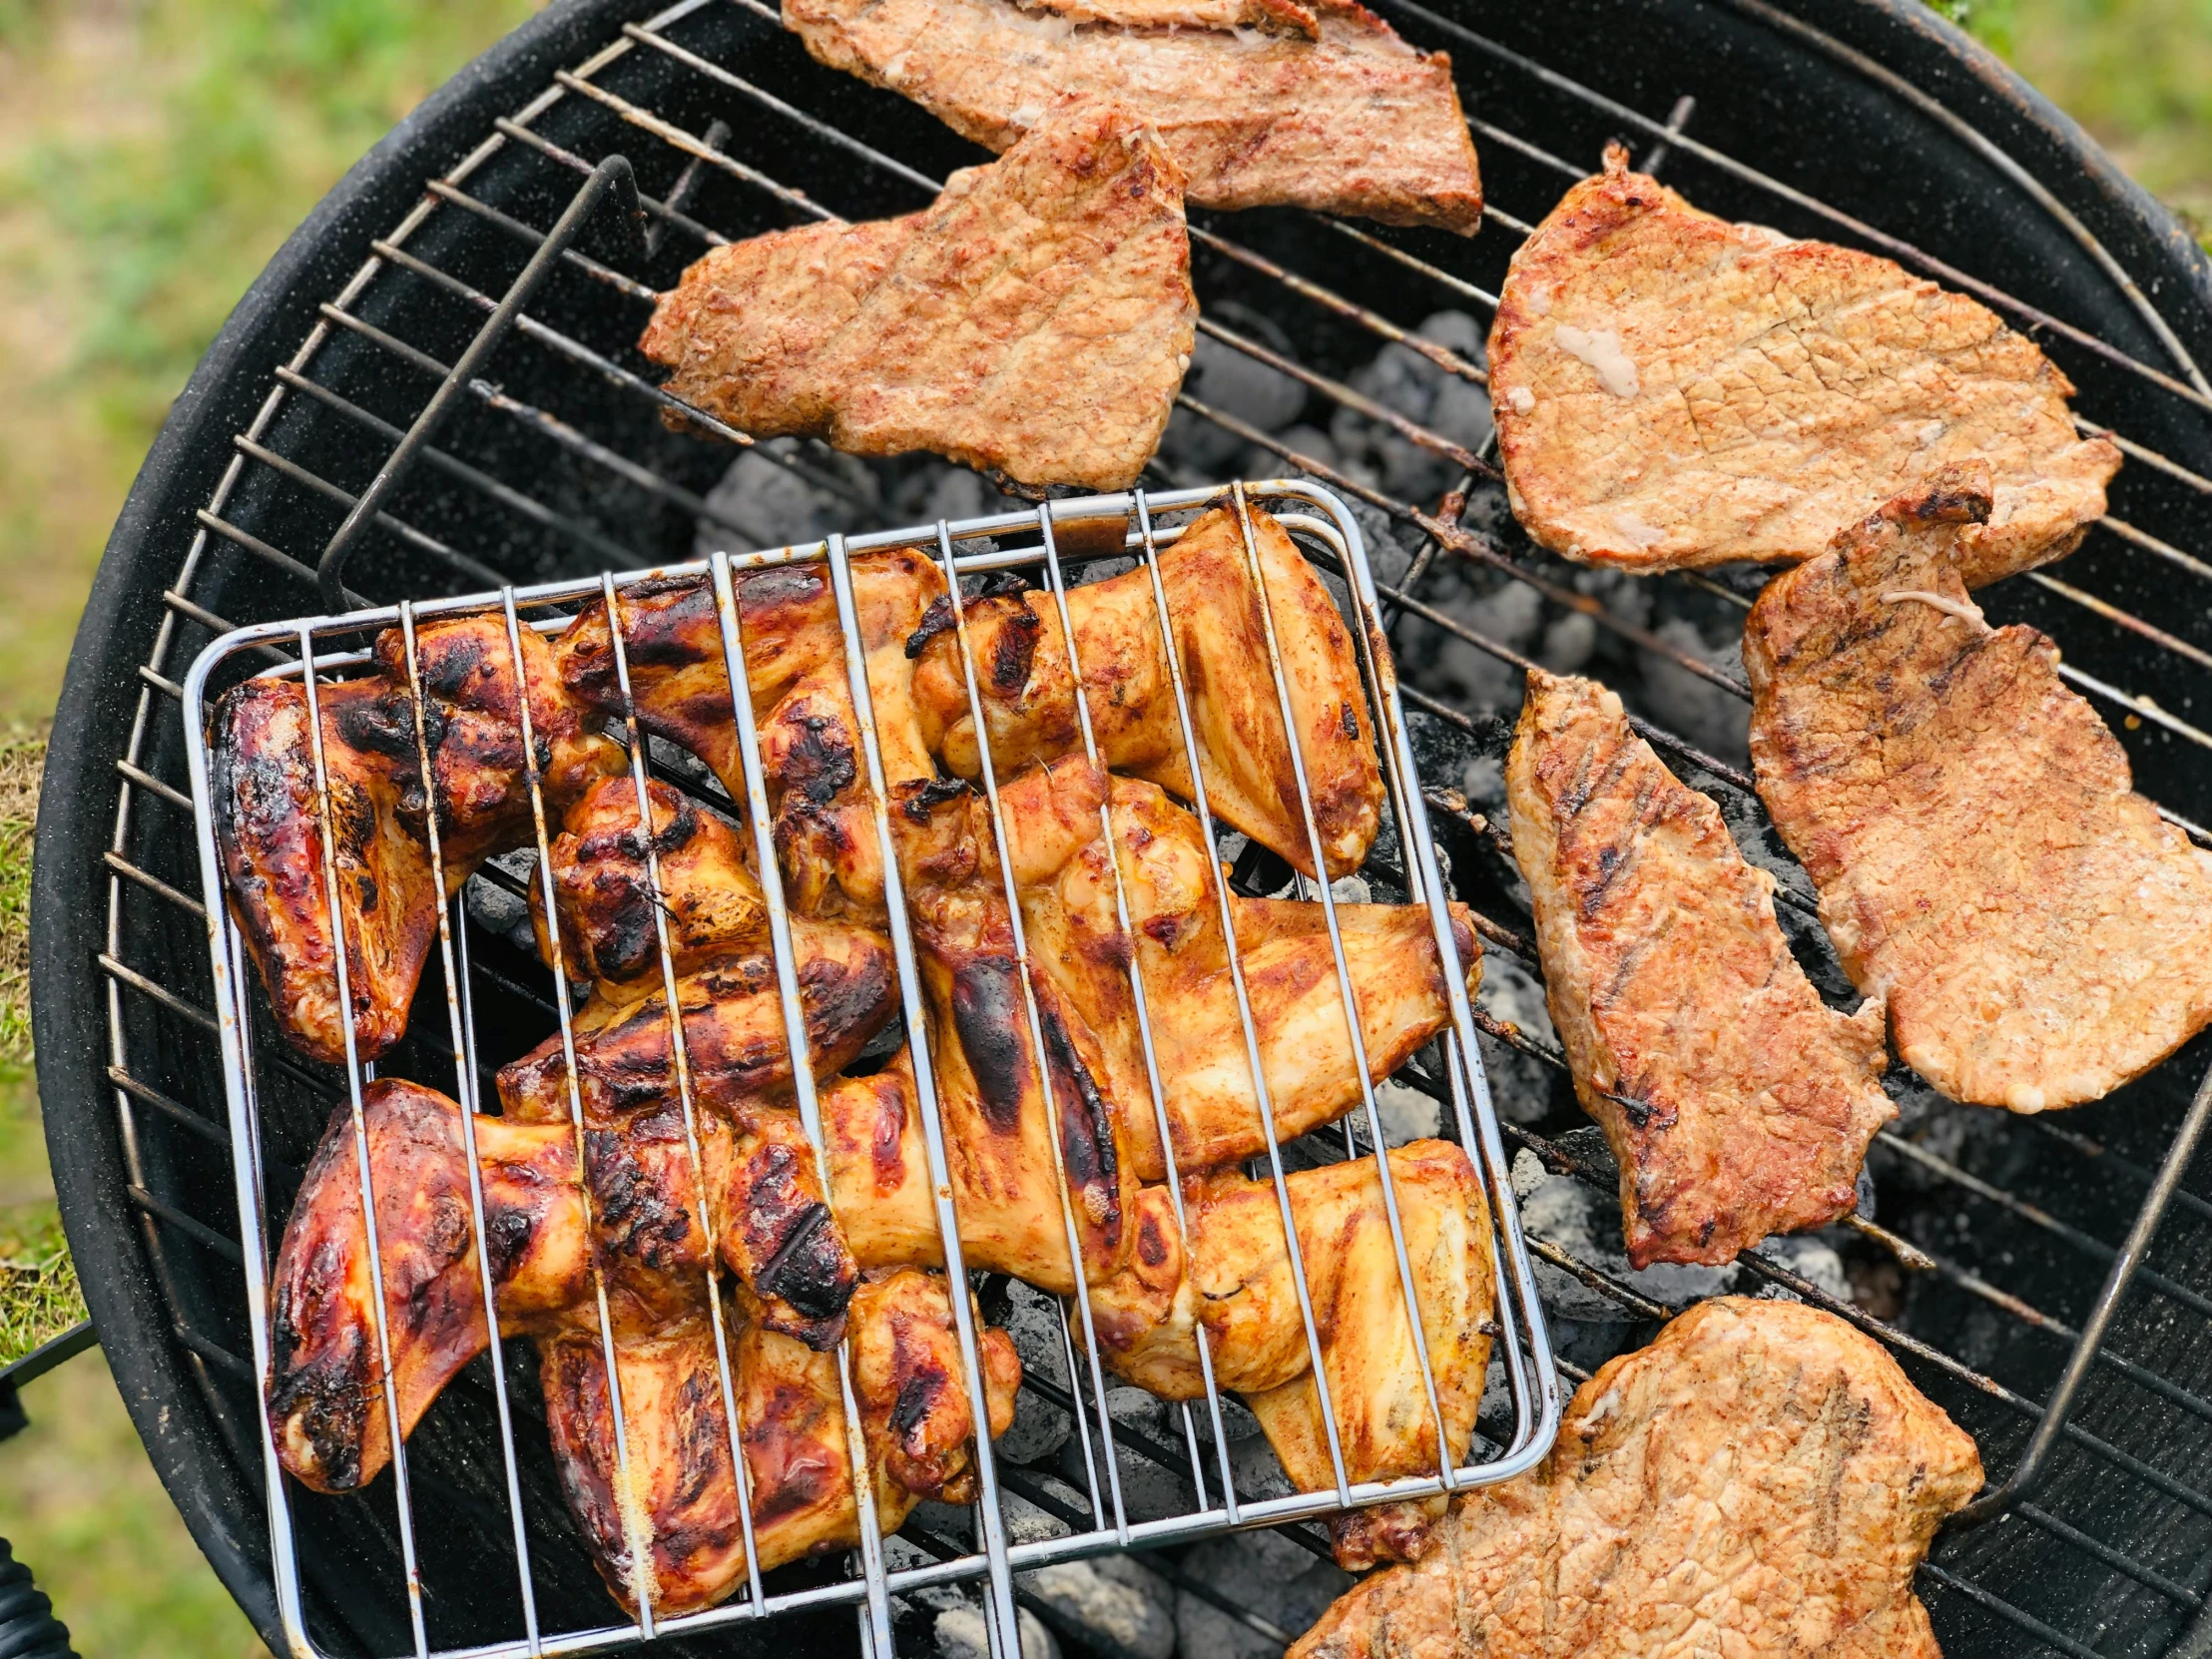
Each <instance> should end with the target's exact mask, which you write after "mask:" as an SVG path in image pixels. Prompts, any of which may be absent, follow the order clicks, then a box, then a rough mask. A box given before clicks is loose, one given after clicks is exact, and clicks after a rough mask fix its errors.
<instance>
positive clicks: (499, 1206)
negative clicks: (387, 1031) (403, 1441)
mask: <svg viewBox="0 0 2212 1659" xmlns="http://www.w3.org/2000/svg"><path fill="white" fill-rule="evenodd" d="M361 1104H362V1113H363V1120H364V1124H365V1127H366V1129H367V1140H368V1177H369V1182H370V1185H371V1187H372V1189H373V1191H374V1193H375V1196H376V1233H377V1241H378V1243H379V1244H380V1245H381V1247H382V1265H383V1276H384V1309H385V1334H386V1337H387V1339H388V1340H389V1342H390V1344H391V1378H392V1383H393V1391H394V1393H395V1395H396V1396H397V1403H398V1408H399V1429H400V1434H401V1436H402V1437H404V1436H405V1435H406V1434H408V1433H410V1432H412V1430H413V1428H414V1425H415V1423H416V1422H417V1421H418V1420H419V1419H420V1418H421V1416H422V1413H423V1412H424V1411H425V1410H427V1409H428V1408H429V1405H430V1402H431V1401H432V1400H433V1399H435V1398H436V1397H437V1394H438V1390H439V1389H441V1388H443V1387H444V1386H445V1384H446V1383H449V1382H451V1381H452V1380H453V1378H454V1377H455V1376H456V1375H457V1374H458V1373H459V1372H460V1370H461V1368H462V1367H464V1366H466V1365H467V1364H468V1363H469V1361H471V1360H473V1359H474V1358H475V1357H476V1356H477V1355H479V1354H481V1353H482V1352H483V1351H484V1349H485V1348H486V1347H487V1346H488V1345H489V1343H490V1341H491V1338H490V1335H489V1333H488V1331H487V1330H486V1327H485V1324H484V1301H483V1279H482V1273H483V1268H482V1266H481V1264H482V1262H483V1260H484V1258H483V1257H482V1256H481V1255H480V1254H479V1250H478V1239H477V1236H476V1231H475V1225H474V1218H473V1216H472V1215H471V1212H470V1208H469V1189H468V1164H467V1161H466V1158H465V1156H464V1152H463V1142H462V1139H461V1115H460V1109H459V1108H458V1107H457V1106H455V1105H454V1104H453V1102H452V1101H450V1100H448V1099H446V1098H445V1097H444V1096H443V1095H441V1094H437V1093H435V1092H433V1091H432V1090H429V1089H425V1088H421V1087H419V1086H417V1085H416V1084H413V1083H401V1082H397V1081H394V1080H391V1079H379V1080H378V1081H376V1082H374V1083H371V1084H370V1085H369V1086H368V1087H367V1088H366V1089H365V1090H363V1091H362V1096H361ZM474 1128H475V1131H476V1152H477V1160H478V1168H479V1170H480V1171H481V1175H482V1184H483V1197H484V1238H485V1239H486V1240H488V1241H489V1242H488V1244H487V1245H486V1246H485V1249H487V1250H488V1252H489V1258H490V1268H491V1279H492V1287H493V1294H494V1297H495V1299H496V1307H497V1311H498V1315H499V1328H500V1331H501V1333H502V1334H504V1335H513V1334H515V1333H517V1332H529V1331H538V1330H548V1329H552V1328H553V1327H555V1326H557V1325H558V1324H559V1323H560V1322H561V1321H562V1320H563V1319H565V1318H566V1317H567V1315H568V1311H569V1310H571V1309H573V1308H575V1307H576V1306H578V1305H579V1304H580V1303H581V1302H582V1301H584V1300H585V1299H586V1297H587V1296H588V1295H589V1290H588V1285H589V1274H590V1260H591V1253H590V1247H589V1243H588V1241H587V1240H586V1238H585V1232H584V1217H583V1208H582V1204H581V1202H580V1200H579V1197H578V1192H577V1184H576V1141H575V1137H574V1136H573V1135H572V1134H571V1132H570V1131H569V1128H568V1126H567V1125H566V1124H562V1125H559V1126H554V1125H548V1124H517V1123H507V1122H503V1121H502V1120H500V1119H498V1118H478V1119H477V1120H476V1123H475V1125H474ZM362 1216H363V1211H362V1207H361V1170H360V1164H359V1162H358V1156H357V1151H356V1146H355V1142H354V1138H353V1118H352V1111H351V1109H350V1107H349V1106H345V1105H341V1106H339V1107H338V1109H337V1110H336V1111H335V1112H334V1113H332V1114H331V1118H330V1123H329V1127H328V1129H327V1130H326V1131H325V1132H324V1134H323V1137H322V1141H321V1144H320V1145H318V1146H317V1147H316V1148H315V1152H314V1156H313V1158H311V1159H310V1160H309V1161H308V1164H307V1173H306V1176H305V1178H304V1179H303V1180H302V1182H301V1183H300V1187H299V1196H298V1198H297V1200H296V1201H295V1202H294V1204H293V1206H292V1212H291V1219H290V1221H289V1222H288V1223H287V1224H286V1225H285V1228H284V1237H283V1241H282V1243H281V1244H280V1245H279V1246H278V1248H277V1265H276V1269H275V1272H274V1273H273V1275H272V1278H271V1290H270V1376H269V1418H270V1427H271V1429H272V1430H273V1432H274V1434H275V1437H276V1441H277V1454H278V1456H279V1457H280V1459H281V1460H282V1462H283V1465H284V1467H285V1468H286V1469H287V1470H289V1471H290V1472H291V1473H292V1474H294V1475H296V1476H297V1477H298V1478H299V1479H300V1480H302V1481H304V1482H305V1483H306V1484H307V1485H309V1486H312V1487H313V1488H314V1489H315V1490H316V1491H318V1492H347V1491H355V1490H358V1489H359V1488H360V1487H361V1486H363V1485H365V1484H367V1483H368V1482H369V1481H370V1480H373V1479H374V1478H375V1477H376V1475H377V1474H378V1473H379V1472H381V1470H382V1469H383V1466H384V1465H385V1463H387V1462H389V1461H390V1459H391V1433H390V1424H389V1423H388V1422H387V1420H386V1417H385V1410H384V1393H383V1382H382V1378H383V1369H382V1362H381V1359H380V1356H379V1353H378V1349H377V1343H376V1296H375V1289H374V1283H373V1280H372V1277H371V1274H370V1268H369V1255H368V1235H367V1230H366V1228H365V1227H364V1225H363V1221H362Z"/></svg>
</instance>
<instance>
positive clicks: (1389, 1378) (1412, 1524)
mask: <svg viewBox="0 0 2212 1659" xmlns="http://www.w3.org/2000/svg"><path fill="white" fill-rule="evenodd" d="M1389 1164H1390V1179H1391V1188H1392V1192H1393V1195H1394V1198H1395V1201H1396V1207H1397V1213H1398V1218H1399V1221H1400V1223H1401V1224H1402V1227H1403V1230H1404V1235H1405V1254H1406V1260H1407V1263H1408V1265H1409V1266H1410V1268H1411V1270H1412V1279H1413V1291H1414V1301H1415V1303H1416V1305H1417V1306H1418V1308H1419V1310H1420V1323H1421V1333H1422V1336H1423V1338H1424V1340H1425V1342H1426V1345H1427V1351H1428V1363H1429V1366H1430V1367H1431V1368H1432V1373H1433V1375H1434V1377H1435V1380H1436V1397H1435V1408H1434V1409H1432V1408H1431V1405H1430V1401H1429V1395H1428V1390H1427V1385H1426V1383H1425V1381H1424V1378H1423V1374H1422V1371H1421V1365H1420V1358H1419V1355H1418V1352H1417V1351H1416V1350H1415V1348H1414V1346H1413V1337H1412V1323H1411V1321H1410V1320H1408V1319H1407V1317H1406V1312H1405V1290H1404V1282H1403V1281H1402V1280H1401V1279H1400V1277H1399V1275H1398V1271H1397V1254H1396V1251H1395V1248H1394V1246H1393V1244H1392V1242H1391V1237H1390V1228H1389V1218H1388V1213H1387V1211H1386V1210H1385V1209H1384V1206H1383V1183H1382V1179H1381V1177H1380V1176H1379V1175H1378V1174H1377V1173H1376V1168H1375V1165H1374V1163H1373V1161H1372V1160H1368V1159H1361V1160H1360V1161H1358V1162H1355V1163H1344V1164H1331V1165H1325V1166H1324V1167H1322V1168H1320V1169H1309V1170H1300V1171H1298V1172H1296V1173H1294V1174H1292V1175H1290V1176H1287V1177H1286V1178H1285V1182H1284V1185H1285V1188H1286V1190H1287V1191H1288V1192H1289V1194H1290V1198H1291V1214H1292V1218H1293V1221H1294V1222H1295V1224H1296V1226H1297V1228H1298V1240H1299V1247H1300V1250H1301V1252H1302V1255H1303V1259H1304V1262H1305V1266H1306V1285H1307V1290H1308V1293H1309V1295H1310V1297H1311V1299H1312V1302H1313V1308H1314V1322H1315V1327H1316V1330H1317V1331H1318V1333H1319V1335H1320V1338H1321V1356H1322V1368H1323V1377H1324V1380H1325V1381H1326V1382H1327V1383H1328V1389H1329V1401H1330V1407H1331V1414H1332V1415H1333V1416H1334V1418H1335V1421H1336V1425H1337V1435H1338V1442H1339V1449H1340V1451H1341V1452H1342V1454H1343V1457H1344V1465H1345V1476H1346V1478H1347V1479H1349V1480H1351V1481H1354V1482H1359V1481H1363V1480H1386V1479H1390V1478H1393V1477H1395V1476H1398V1475H1411V1474H1433V1473H1435V1472H1436V1469H1437V1466H1438V1458H1437V1435H1436V1429H1437V1411H1438V1410H1440V1411H1441V1413H1442V1417H1443V1426H1444V1430H1445V1440H1444V1443H1445V1445H1446V1446H1447V1447H1448V1448H1449V1450H1450V1453H1451V1459H1452V1461H1453V1463H1454V1464H1457V1463H1458V1462H1459V1461H1460V1460H1461V1459H1463V1458H1464V1457H1465V1455H1466V1451H1467V1444H1468V1439H1469V1436H1470V1435H1471V1434H1472V1432H1473V1429H1474V1416H1475V1407H1476V1406H1477V1405H1478V1404H1479V1403H1480V1400H1481V1395H1482V1381H1483V1378H1484V1376H1485V1375H1486V1373H1487V1368H1488V1365H1489V1350H1490V1341H1489V1338H1488V1337H1487V1336H1485V1335H1484V1334H1483V1331H1482V1325H1483V1322H1484V1321H1486V1320H1488V1319H1489V1317H1490V1315H1491V1313H1492V1312H1493V1296H1494V1286H1495V1284H1496V1276H1495V1271H1494V1269H1493V1267H1492V1264H1491V1254H1490V1218H1489V1208H1488V1206H1487V1205H1486V1204H1485V1203H1484V1201H1483V1197H1482V1186H1481V1183H1480V1181H1478V1180H1477V1179H1476V1177H1475V1173H1474V1168H1473V1166H1472V1165H1471V1164H1470V1163H1469V1162H1468V1160H1467V1156H1466V1154H1465V1153H1464V1152H1462V1151H1460V1149H1459V1148H1458V1147H1456V1146H1452V1145H1450V1144H1449V1143H1448V1142H1444V1141H1414V1142H1412V1143H1410V1144H1408V1145H1406V1146H1402V1147H1398V1148H1396V1149H1394V1150H1393V1151H1392V1152H1391V1153H1390V1154H1389ZM1184 1211H1185V1215H1186V1216H1187V1217H1188V1218H1189V1221H1190V1228H1191V1233H1190V1238H1189V1241H1188V1243H1187V1245H1186V1244H1185V1243H1184V1242H1183V1241H1181V1240H1180V1239H1179V1237H1178V1235H1177V1233H1176V1228H1175V1216H1174V1211H1173V1209H1172V1208H1171V1206H1170V1203H1169V1200H1168V1194H1167V1190H1166V1189H1165V1188H1162V1187H1147V1188H1145V1189H1144V1192H1143V1195H1142V1199H1141V1202H1140V1214H1141V1215H1142V1216H1143V1220H1142V1221H1141V1222H1140V1227H1141V1228H1143V1229H1144V1230H1145V1231H1146V1232H1147V1233H1148V1234H1150V1235H1152V1236H1154V1237H1156V1239H1157V1240H1158V1245H1159V1247H1160V1248H1155V1249H1152V1250H1148V1249H1146V1248H1145V1247H1144V1245H1143V1244H1142V1243H1140V1246H1139V1249H1138V1251H1137V1253H1136V1257H1135V1259H1134V1260H1133V1262H1132V1264H1131V1268H1130V1271H1129V1272H1127V1273H1125V1274H1123V1275H1122V1276H1121V1277H1120V1278H1118V1279H1116V1280H1114V1281H1113V1282H1111V1283H1110V1284H1108V1285H1105V1286H1102V1287H1098V1288H1095V1289H1094V1290H1093V1291H1092V1293H1091V1316H1092V1320H1093V1323H1094V1324H1095V1326H1096V1328H1097V1331H1098V1340H1099V1346H1100V1349H1101V1351H1102V1357H1103V1358H1104V1359H1105V1360H1106V1362H1107V1364H1108V1366H1109V1367H1110V1368H1111V1369H1112V1370H1113V1371H1114V1372H1115V1373H1117V1374H1118V1375H1120V1376H1122V1377H1125V1378H1127V1379H1129V1380H1130V1381H1131V1382H1134V1383H1139V1384H1140V1385H1141V1386H1143V1387H1145V1388H1148V1389H1150V1390H1151V1391H1152V1392H1154V1393H1156V1394H1160V1395H1162V1396H1163V1397H1165V1398H1169V1399H1194V1398H1198V1397H1200V1396H1201V1395H1202V1394H1203V1391H1204V1380H1203V1374H1202V1373H1201V1372H1200V1370H1199V1366H1198V1352H1197V1342H1198V1336H1199V1333H1201V1332H1203V1333H1204V1336H1205V1341H1206V1344H1207V1350H1208V1354H1209V1356H1210V1358H1211V1359H1212V1362H1213V1367H1214V1378H1215V1382H1216V1383H1217V1384H1218V1385H1219V1386H1221V1387H1225V1388H1235V1389H1237V1390H1239V1391H1240V1392H1242V1393H1243V1394H1244V1395H1245V1398H1246V1400H1247V1402H1248V1403H1249V1404H1250V1405H1251V1407H1252V1410H1253V1413H1254V1414H1255V1415H1256V1416H1258V1417H1259V1419H1260V1426H1261V1427H1262V1428H1263V1429H1265V1430H1266V1431H1267V1436H1268V1440H1269V1442H1270V1443H1271V1444H1272V1445H1273V1446H1274V1447H1275V1451H1276V1455H1277V1456H1278V1457H1279V1458H1281V1459H1282V1463H1283V1467H1284V1470H1285V1471H1286V1472H1287V1473H1288V1474H1289V1475H1290V1477H1291V1480H1292V1482H1293V1483H1294V1484H1295V1485H1296V1486H1297V1487H1298V1488H1299V1489H1300V1490H1301V1491H1322V1490H1326V1489H1329V1488H1331V1487H1334V1486H1335V1485H1336V1483H1337V1476H1336V1471H1335V1466H1334V1465H1333V1464H1332V1462H1331V1461H1330V1454H1329V1439H1328V1431H1327V1429H1326V1427H1325V1426H1324V1423H1323V1417H1322V1410H1321V1393H1320V1390H1319V1389H1318V1388H1317V1387H1316V1386H1315V1382H1314V1376H1313V1353H1312V1350H1311V1349H1310V1348H1309V1347H1308V1346H1307V1341H1306V1328H1305V1320H1304V1317H1303V1315H1302V1313H1301V1311H1300V1308H1299V1304H1298V1287H1297V1280H1296V1278H1295V1277H1294V1275H1293V1272H1292V1268H1291V1259H1290V1253H1289V1250H1288V1248H1287V1247H1286V1245H1285V1242H1284V1237H1283V1211H1282V1204H1281V1201H1280V1199H1279V1198H1278V1196H1277V1194H1276V1191H1275V1186H1274V1183H1273V1182H1272V1181H1253V1180H1249V1179H1247V1178H1246V1177H1245V1176H1243V1175H1240V1174H1238V1173H1236V1172H1235V1171H1228V1170H1225V1171H1221V1172H1218V1173H1216V1174H1214V1175H1211V1176H1204V1177H1198V1178H1195V1179H1193V1180H1192V1181H1190V1182H1188V1183H1186V1184H1185V1188H1184ZM1442 1518H1443V1502H1442V1500H1441V1499H1440V1498H1435V1499H1411V1500H1405V1501H1400V1502H1395V1503H1385V1504H1381V1505H1377V1506H1375V1507H1372V1508H1368V1509H1363V1510H1356V1511H1353V1512H1351V1513H1348V1514H1342V1515H1335V1516H1332V1517H1331V1518H1330V1534H1331V1538H1332V1541H1333V1542H1334V1544H1335V1547H1336V1553H1337V1560H1338V1563H1339V1565H1341V1566H1344V1567H1346V1568H1348V1569H1350V1570H1353V1571H1360V1570H1363V1569H1365V1568H1367V1567H1371V1566H1374V1565H1375V1564H1376V1563H1377V1562H1379V1561H1391V1560H1412V1559H1414V1558H1415V1557H1417V1556H1418V1555H1419V1554H1420V1552H1421V1551H1422V1550H1423V1549H1424V1548H1425V1547H1426V1545H1427V1543H1428V1541H1429V1539H1430V1537H1431V1535H1432V1533H1433V1531H1434V1528H1435V1523H1436V1522H1437V1521H1439V1520H1441V1519H1442Z"/></svg>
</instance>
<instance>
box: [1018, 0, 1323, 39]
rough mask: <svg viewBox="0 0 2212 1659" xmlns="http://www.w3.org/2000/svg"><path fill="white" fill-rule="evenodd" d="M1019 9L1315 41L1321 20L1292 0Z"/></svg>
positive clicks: (1045, 1) (1108, 2) (1079, 3)
mask: <svg viewBox="0 0 2212 1659" xmlns="http://www.w3.org/2000/svg"><path fill="white" fill-rule="evenodd" d="M1018 3H1019V4H1020V5H1021V7H1022V9H1023V10H1025V11H1032V12H1044V13H1047V14H1049V15H1050V16H1053V17H1064V18H1066V19H1067V20H1068V21H1069V22H1070V23H1111V24H1113V25H1114V26H1115V27H1116V28H1119V29H1271V30H1275V31H1277V32H1279V33H1283V34H1296V35H1304V36H1305V37H1306V38H1307V39H1308V40H1319V39H1320V38H1321V19H1319V18H1318V17H1316V16H1315V15H1314V14H1313V12H1311V11H1310V10H1308V9H1307V8H1306V7H1304V6H1302V5H1300V4H1299V3H1298V0H1018Z"/></svg>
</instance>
